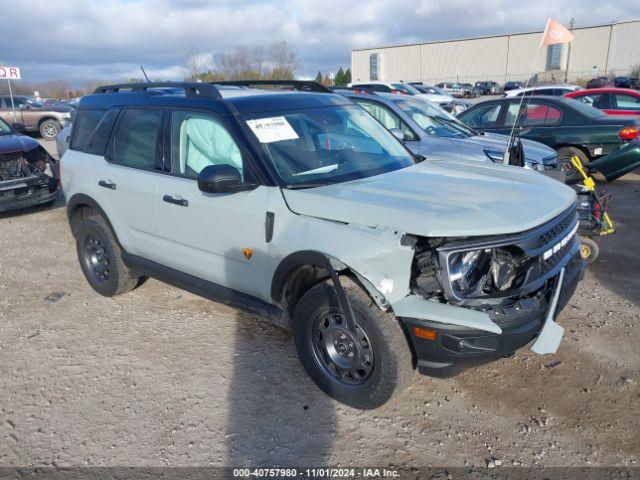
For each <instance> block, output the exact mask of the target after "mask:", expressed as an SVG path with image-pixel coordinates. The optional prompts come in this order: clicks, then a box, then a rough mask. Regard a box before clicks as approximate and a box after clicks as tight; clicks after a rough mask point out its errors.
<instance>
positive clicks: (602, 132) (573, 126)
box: [458, 96, 640, 181]
mask: <svg viewBox="0 0 640 480" xmlns="http://www.w3.org/2000/svg"><path fill="white" fill-rule="evenodd" d="M521 103H522V109H521V110H520V111H521V114H520V115H519V117H518V118H519V120H518V125H516V129H517V133H519V135H520V136H521V137H523V138H529V139H531V140H536V141H538V142H541V143H544V144H545V145H548V146H550V147H552V148H554V149H555V150H556V151H557V152H558V155H559V157H560V161H561V162H562V163H563V165H564V168H565V173H566V174H567V180H568V181H579V180H580V175H579V172H577V171H576V169H575V167H574V166H573V165H572V164H571V157H573V156H574V155H575V156H577V157H578V158H580V161H581V162H582V163H583V164H584V165H586V166H587V167H588V166H589V163H590V162H592V161H593V160H595V159H597V158H600V157H603V156H605V155H607V154H610V153H613V152H616V151H617V150H618V149H619V148H620V147H621V146H622V145H623V144H624V143H626V142H629V141H631V140H633V139H634V138H636V137H637V136H638V134H639V133H640V119H638V118H637V117H630V116H608V115H607V114H605V113H604V112H602V111H600V110H598V109H596V108H593V107H591V106H589V105H586V104H584V103H582V102H576V101H575V100H573V99H569V98H564V97H544V96H540V97H538V96H534V97H525V98H524V99H522V98H519V97H515V98H501V99H498V100H489V101H486V102H482V103H479V104H477V105H474V106H473V107H471V108H469V109H468V110H465V111H464V112H462V113H461V114H460V115H459V116H458V118H459V119H460V120H462V121H463V122H464V123H465V124H467V125H468V126H470V127H472V128H476V129H480V130H484V131H487V132H494V133H503V134H509V133H510V132H511V131H512V129H513V127H514V122H515V119H516V116H517V114H518V111H519V109H520V106H521Z"/></svg>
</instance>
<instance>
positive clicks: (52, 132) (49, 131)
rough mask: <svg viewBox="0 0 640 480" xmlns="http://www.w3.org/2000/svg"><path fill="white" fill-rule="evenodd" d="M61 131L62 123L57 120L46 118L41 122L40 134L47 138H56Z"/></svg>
mask: <svg viewBox="0 0 640 480" xmlns="http://www.w3.org/2000/svg"><path fill="white" fill-rule="evenodd" d="M59 132H60V124H59V123H58V122H57V121H55V120H45V121H44V122H42V123H41V124H40V136H41V137H42V138H43V139H45V140H55V138H56V136H57V135H58V133H59Z"/></svg>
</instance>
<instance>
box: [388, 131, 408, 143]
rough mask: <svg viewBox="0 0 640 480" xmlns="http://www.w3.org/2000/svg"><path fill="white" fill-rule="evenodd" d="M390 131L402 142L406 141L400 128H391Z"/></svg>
mask: <svg viewBox="0 0 640 480" xmlns="http://www.w3.org/2000/svg"><path fill="white" fill-rule="evenodd" d="M389 131H390V132H391V133H392V134H393V136H394V137H396V138H397V139H398V140H400V141H401V142H404V141H405V140H406V138H405V136H404V133H403V132H402V130H400V129H399V128H390V129H389Z"/></svg>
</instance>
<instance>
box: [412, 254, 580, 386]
mask: <svg viewBox="0 0 640 480" xmlns="http://www.w3.org/2000/svg"><path fill="white" fill-rule="evenodd" d="M583 271H584V264H583V262H582V259H581V258H580V254H579V253H578V254H576V255H575V256H574V257H573V258H572V259H571V260H570V261H569V263H568V264H567V265H566V271H565V278H564V282H563V286H562V290H561V293H560V298H559V301H558V306H557V309H556V315H557V314H559V313H560V311H561V310H562V309H563V308H564V307H565V305H566V304H567V303H568V301H569V299H570V298H571V296H572V295H573V293H574V292H575V290H576V286H577V284H578V282H579V281H580V279H581V278H582V275H583ZM551 283H553V282H551ZM552 289H553V285H550V286H549V288H547V289H546V290H545V291H544V292H542V293H541V294H540V295H539V298H529V299H526V300H524V301H520V302H519V303H518V304H516V305H515V306H514V307H510V308H508V309H507V308H500V309H496V310H494V311H492V312H491V317H492V319H493V320H494V322H495V323H497V324H498V325H499V326H500V327H501V329H502V333H501V334H496V333H491V332H487V331H484V330H478V329H473V328H468V327H462V326H457V325H449V324H444V323H441V322H436V321H430V320H421V319H416V318H402V322H403V323H404V325H405V326H406V329H407V332H408V334H409V338H410V340H411V343H412V345H413V351H414V352H415V355H416V359H417V363H418V369H419V371H420V372H421V373H423V374H439V373H441V371H444V370H446V369H449V368H450V367H454V366H455V367H458V368H460V367H462V368H464V367H465V366H470V365H473V364H477V363H484V362H487V361H491V360H495V359H497V358H500V357H503V356H507V355H511V354H513V353H514V352H515V351H516V350H518V349H519V348H522V347H524V346H525V345H527V344H528V343H529V342H531V341H532V340H533V339H534V338H535V337H536V336H537V335H538V333H539V332H540V330H541V329H542V326H543V323H544V319H545V315H546V312H547V308H548V302H549V299H550V296H551V291H552ZM414 327H422V328H426V329H429V330H433V331H435V332H436V334H435V339H434V340H427V339H424V338H420V337H417V336H416V334H415V329H414Z"/></svg>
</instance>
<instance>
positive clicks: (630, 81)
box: [613, 77, 640, 90]
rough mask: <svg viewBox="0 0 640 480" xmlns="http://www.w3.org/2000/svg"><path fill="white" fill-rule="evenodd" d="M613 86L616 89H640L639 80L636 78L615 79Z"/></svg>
mask: <svg viewBox="0 0 640 480" xmlns="http://www.w3.org/2000/svg"><path fill="white" fill-rule="evenodd" d="M613 84H614V85H615V86H616V88H630V89H634V90H638V89H640V79H639V78H638V77H615V78H614V79H613Z"/></svg>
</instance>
